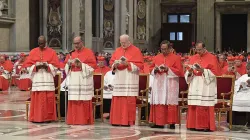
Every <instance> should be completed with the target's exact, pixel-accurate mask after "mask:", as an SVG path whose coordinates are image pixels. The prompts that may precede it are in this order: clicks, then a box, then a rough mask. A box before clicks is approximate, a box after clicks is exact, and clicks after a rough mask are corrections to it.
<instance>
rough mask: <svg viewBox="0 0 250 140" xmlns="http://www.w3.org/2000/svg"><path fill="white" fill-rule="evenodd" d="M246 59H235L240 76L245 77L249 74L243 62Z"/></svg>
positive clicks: (237, 57) (238, 57) (239, 57)
mask: <svg viewBox="0 0 250 140" xmlns="http://www.w3.org/2000/svg"><path fill="white" fill-rule="evenodd" d="M243 59H244V56H242V55H240V56H236V57H235V66H236V71H237V72H238V73H239V74H240V75H244V74H246V73H247V71H246V64H244V63H243V62H242V61H243Z"/></svg>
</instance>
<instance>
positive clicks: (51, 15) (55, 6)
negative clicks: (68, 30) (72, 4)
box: [47, 0, 63, 48]
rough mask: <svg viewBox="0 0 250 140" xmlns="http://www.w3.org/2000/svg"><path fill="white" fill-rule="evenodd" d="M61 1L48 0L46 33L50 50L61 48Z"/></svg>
mask: <svg viewBox="0 0 250 140" xmlns="http://www.w3.org/2000/svg"><path fill="white" fill-rule="evenodd" d="M61 4H62V3H61V0H48V16H47V17H48V19H47V33H48V44H49V46H50V47H51V48H61V47H62V25H63V22H62V21H63V20H62V7H61Z"/></svg>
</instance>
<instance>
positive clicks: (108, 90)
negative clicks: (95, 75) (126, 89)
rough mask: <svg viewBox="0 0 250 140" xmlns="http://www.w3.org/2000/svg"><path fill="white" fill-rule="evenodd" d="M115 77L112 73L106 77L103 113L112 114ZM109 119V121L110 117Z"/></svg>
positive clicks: (108, 73) (109, 72)
mask: <svg viewBox="0 0 250 140" xmlns="http://www.w3.org/2000/svg"><path fill="white" fill-rule="evenodd" d="M114 77H115V75H113V74H112V71H108V72H107V73H106V74H105V76H104V90H103V113H110V106H111V100H112V93H113V89H114V83H113V81H114ZM107 119H109V116H108V117H107Z"/></svg>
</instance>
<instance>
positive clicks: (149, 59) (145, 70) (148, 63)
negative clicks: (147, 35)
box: [140, 56, 153, 74]
mask: <svg viewBox="0 0 250 140" xmlns="http://www.w3.org/2000/svg"><path fill="white" fill-rule="evenodd" d="M152 61H153V57H152V56H144V67H143V70H141V71H140V72H141V73H144V74H150V66H151V64H152Z"/></svg>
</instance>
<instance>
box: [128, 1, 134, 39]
mask: <svg viewBox="0 0 250 140" xmlns="http://www.w3.org/2000/svg"><path fill="white" fill-rule="evenodd" d="M128 1H129V6H128V12H129V23H128V35H129V36H130V39H131V42H133V41H134V17H133V15H134V13H135V12H134V0H128Z"/></svg>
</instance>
